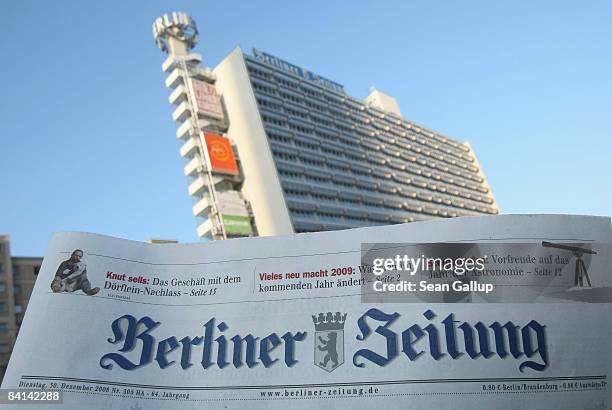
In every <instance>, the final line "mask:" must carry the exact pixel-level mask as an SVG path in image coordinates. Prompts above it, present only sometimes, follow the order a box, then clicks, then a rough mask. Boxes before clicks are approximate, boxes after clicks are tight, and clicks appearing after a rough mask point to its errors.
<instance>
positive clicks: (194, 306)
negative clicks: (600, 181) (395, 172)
mask: <svg viewBox="0 0 612 410" xmlns="http://www.w3.org/2000/svg"><path fill="white" fill-rule="evenodd" d="M611 243H612V232H611V228H610V219H609V218H602V217H581V216H561V215H547V216H537V215H536V216H532V215H518V216H512V215H510V216H495V217H474V218H472V217H469V218H457V219H449V220H434V221H427V222H417V223H411V224H405V225H394V226H385V227H372V228H362V229H353V230H346V231H336V232H323V233H312V234H299V235H293V236H282V237H265V238H245V239H234V240H229V241H219V242H208V243H200V244H147V243H141V242H133V241H127V240H122V239H116V238H110V237H105V236H100V235H95V234H89V233H72V232H70V233H59V234H56V235H54V237H53V238H52V240H51V242H50V244H49V248H48V250H47V253H46V255H45V258H44V262H43V266H42V268H41V270H40V274H39V275H38V278H37V280H36V285H35V288H34V291H33V294H32V297H31V299H30V302H29V305H28V308H27V313H26V316H25V320H24V321H23V324H22V326H21V329H20V331H19V336H18V339H17V342H16V345H15V348H14V351H13V353H12V357H11V360H10V363H9V366H8V369H7V373H6V375H5V377H4V381H3V383H2V388H3V389H5V390H4V391H3V394H4V396H3V398H2V400H3V403H5V404H4V405H3V406H8V407H11V408H12V407H14V408H29V407H34V408H47V407H48V408H59V407H62V406H63V407H66V408H74V409H83V408H87V409H162V408H163V409H166V408H193V409H196V408H197V409H203V408H227V409H234V408H236V409H242V408H287V407H290V408H295V409H297V408H343V409H357V408H377V409H387V408H389V409H391V408H397V409H408V408H410V409H451V408H452V409H476V408H478V409H480V408H482V409H515V408H524V409H593V410H594V409H612V391H611V389H610V387H609V385H608V383H609V381H608V375H609V373H610V371H611V370H612V353H611V351H612V308H611V304H610V301H611V299H612V298H611V297H610V290H611V289H612V280H611V279H610V278H611V277H612V276H611V273H612V272H611V268H610V244H611ZM445 252H448V255H445ZM430 256H436V258H438V259H436V258H430ZM437 262H439V265H436V263H437ZM398 295H399V296H398ZM28 389H32V391H39V392H40V391H43V392H46V391H57V392H60V394H61V400H62V402H63V404H54V403H52V402H51V401H49V400H46V398H47V399H48V398H50V397H51V396H45V397H42V396H40V397H38V398H39V400H35V401H36V403H33V401H34V397H33V396H32V395H30V396H29V397H28V396H27V395H25V394H20V393H19V392H22V391H24V390H25V391H28ZM7 392H8V396H7ZM55 397H56V398H57V397H58V396H55ZM28 400H31V401H29V402H28ZM6 403H8V404H6ZM24 404H25V406H24ZM34 404H36V406H34ZM20 406H21V407H20Z"/></svg>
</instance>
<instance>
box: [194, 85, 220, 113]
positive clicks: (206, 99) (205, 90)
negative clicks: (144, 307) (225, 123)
mask: <svg viewBox="0 0 612 410" xmlns="http://www.w3.org/2000/svg"><path fill="white" fill-rule="evenodd" d="M191 82H192V84H193V92H194V93H195V98H196V104H197V105H198V111H199V112H200V113H202V114H204V115H207V116H209V117H214V118H219V119H222V118H223V108H222V107H221V97H219V94H217V90H216V89H215V86H214V85H212V84H208V83H205V82H204V81H199V80H194V79H191Z"/></svg>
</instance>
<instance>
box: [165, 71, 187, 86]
mask: <svg viewBox="0 0 612 410" xmlns="http://www.w3.org/2000/svg"><path fill="white" fill-rule="evenodd" d="M182 83H183V76H182V70H181V69H180V68H174V69H173V70H172V71H171V72H170V74H168V77H166V82H165V84H166V87H168V88H176V87H178V86H179V85H180V84H182Z"/></svg>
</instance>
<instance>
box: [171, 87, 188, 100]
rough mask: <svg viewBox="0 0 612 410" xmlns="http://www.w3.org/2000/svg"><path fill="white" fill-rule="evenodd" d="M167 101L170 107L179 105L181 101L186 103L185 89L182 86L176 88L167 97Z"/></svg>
mask: <svg viewBox="0 0 612 410" xmlns="http://www.w3.org/2000/svg"><path fill="white" fill-rule="evenodd" d="M168 101H170V104H172V105H179V104H181V103H182V102H183V101H187V88H186V87H185V86H184V85H183V84H181V85H179V86H178V87H176V88H175V89H174V91H172V93H171V94H170V96H169V97H168Z"/></svg>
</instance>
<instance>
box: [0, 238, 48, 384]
mask: <svg viewBox="0 0 612 410" xmlns="http://www.w3.org/2000/svg"><path fill="white" fill-rule="evenodd" d="M41 264H42V258H40V257H16V256H11V248H10V238H9V237H8V236H7V235H0V381H1V380H2V377H3V376H4V372H5V370H6V366H7V365H8V362H9V358H10V357H11V351H12V350H13V345H14V344H15V339H16V337H17V333H18V332H19V327H20V326H21V322H22V321H23V315H24V314H25V310H26V308H27V306H28V300H29V299H30V295H31V294H32V289H34V282H35V281H36V277H37V275H38V271H39V270H40V266H41Z"/></svg>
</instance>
